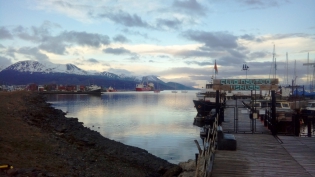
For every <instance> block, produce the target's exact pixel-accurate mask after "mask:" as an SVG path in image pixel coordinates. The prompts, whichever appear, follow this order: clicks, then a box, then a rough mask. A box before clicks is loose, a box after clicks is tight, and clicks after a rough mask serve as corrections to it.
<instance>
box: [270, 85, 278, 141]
mask: <svg viewBox="0 0 315 177" xmlns="http://www.w3.org/2000/svg"><path fill="white" fill-rule="evenodd" d="M271 117H272V119H271V122H272V127H271V133H272V135H277V120H276V92H275V90H272V91H271Z"/></svg>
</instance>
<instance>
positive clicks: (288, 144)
mask: <svg viewBox="0 0 315 177" xmlns="http://www.w3.org/2000/svg"><path fill="white" fill-rule="evenodd" d="M235 104H237V105H241V102H240V100H228V101H227V108H226V109H225V111H224V112H225V113H224V114H225V116H224V122H222V128H223V131H224V132H226V133H229V134H233V135H234V136H235V139H236V141H237V149H236V150H235V151H231V150H215V158H214V161H213V168H212V171H211V173H210V176H212V177H229V176H233V177H252V176H270V177H274V176H284V177H293V176H296V177H298V176H299V177H300V176H303V177H315V137H314V136H312V137H301V136H292V135H290V136H289V135H277V136H273V135H272V133H271V131H270V130H269V129H268V128H267V127H265V126H264V123H263V122H262V121H260V120H259V119H250V118H249V114H248V113H246V108H238V109H237V111H236V109H235V108H234V109H233V105H235ZM234 112H236V113H237V115H238V116H237V118H235V116H234ZM208 176H209V175H208Z"/></svg>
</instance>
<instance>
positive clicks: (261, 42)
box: [0, 0, 315, 87]
mask: <svg viewBox="0 0 315 177" xmlns="http://www.w3.org/2000/svg"><path fill="white" fill-rule="evenodd" d="M314 7H315V1H314V0H141V1H139V0H44V1H43V0H10V1H8V0H0V69H1V68H5V67H6V66H8V65H10V64H13V63H16V62H17V61H22V60H36V61H39V62H52V63H56V64H66V63H72V64H75V65H77V66H78V67H80V68H81V69H84V70H93V71H98V72H103V71H108V72H112V73H115V74H122V73H124V74H128V75H157V76H159V78H160V79H162V80H163V81H165V82H168V81H176V82H179V83H183V84H185V85H189V86H195V87H201V86H202V84H205V83H206V81H207V80H210V77H211V75H213V73H214V71H213V68H214V63H215V61H216V63H217V66H218V71H219V73H218V75H217V76H216V77H217V78H245V77H246V72H245V71H242V66H243V64H245V63H246V64H247V65H248V66H249V70H248V71H247V77H248V78H269V77H273V74H274V73H276V77H277V78H279V79H280V81H281V82H282V83H283V84H286V83H287V82H289V83H291V81H292V79H294V78H297V84H304V83H305V82H306V81H307V78H308V77H307V76H308V75H307V73H311V72H312V71H313V69H312V68H309V67H307V66H303V63H307V62H308V60H309V62H312V63H314V62H315V10H314ZM274 49H275V52H273V51H274ZM273 53H274V54H273ZM308 55H309V56H308ZM287 59H288V62H287ZM273 60H275V61H276V63H277V67H276V68H277V70H276V71H274V69H273V68H274V67H273V66H274V65H273V64H272V62H273ZM287 64H288V66H287ZM286 68H288V69H286ZM287 73H288V74H287Z"/></svg>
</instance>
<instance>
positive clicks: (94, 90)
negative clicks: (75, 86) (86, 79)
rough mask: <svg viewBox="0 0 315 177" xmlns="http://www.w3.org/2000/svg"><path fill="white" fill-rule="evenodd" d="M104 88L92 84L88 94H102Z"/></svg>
mask: <svg viewBox="0 0 315 177" xmlns="http://www.w3.org/2000/svg"><path fill="white" fill-rule="evenodd" d="M101 90H102V88H101V87H100V86H97V85H94V84H91V85H89V86H88V87H87V92H88V93H101Z"/></svg>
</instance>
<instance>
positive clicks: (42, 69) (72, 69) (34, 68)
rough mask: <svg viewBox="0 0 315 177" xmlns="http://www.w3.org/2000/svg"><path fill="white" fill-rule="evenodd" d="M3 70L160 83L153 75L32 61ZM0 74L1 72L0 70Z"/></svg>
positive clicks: (21, 62) (22, 62)
mask: <svg viewBox="0 0 315 177" xmlns="http://www.w3.org/2000/svg"><path fill="white" fill-rule="evenodd" d="M3 70H15V71H19V72H29V73H43V74H48V73H67V74H77V75H95V76H105V77H108V78H113V79H123V80H133V81H137V82H155V83H156V82H161V80H159V79H158V78H157V76H154V75H148V76H130V75H125V74H114V73H110V72H107V71H104V72H92V71H85V70H83V69H81V68H79V67H77V66H76V65H73V64H54V63H50V62H41V63H40V62H38V61H32V60H26V61H19V62H17V63H15V64H12V65H10V66H8V67H7V68H5V69H3ZM0 72H1V70H0Z"/></svg>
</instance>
